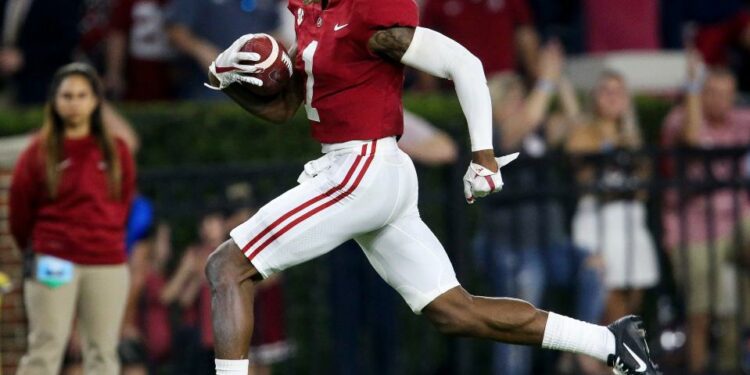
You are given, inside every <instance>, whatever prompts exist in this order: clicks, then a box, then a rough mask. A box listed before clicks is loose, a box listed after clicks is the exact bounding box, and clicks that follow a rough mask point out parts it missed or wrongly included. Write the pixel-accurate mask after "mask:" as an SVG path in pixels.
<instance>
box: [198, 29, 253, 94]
mask: <svg viewBox="0 0 750 375" xmlns="http://www.w3.org/2000/svg"><path fill="white" fill-rule="evenodd" d="M259 35H261V34H245V35H243V36H241V37H239V39H237V40H235V41H234V43H232V45H231V46H229V48H227V49H225V50H224V52H222V53H220V54H219V56H217V57H216V60H214V61H213V62H212V63H211V66H209V68H208V69H209V70H210V71H211V73H212V74H213V75H214V76H215V77H216V78H217V79H218V80H219V87H216V86H212V85H210V84H208V83H206V84H205V85H206V87H208V88H210V89H213V90H222V89H224V88H226V87H227V86H229V85H231V84H232V83H235V82H244V83H248V84H251V85H254V86H263V81H261V80H260V79H258V78H255V77H251V76H248V75H247V74H252V73H257V72H259V71H260V70H261V68H258V67H256V66H255V65H251V64H243V63H242V62H247V61H252V62H256V61H258V60H260V55H258V54H257V53H254V52H242V51H241V49H242V46H244V45H245V43H247V41H248V40H250V39H253V38H255V37H256V36H259Z"/></svg>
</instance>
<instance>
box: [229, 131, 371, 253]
mask: <svg viewBox="0 0 750 375" xmlns="http://www.w3.org/2000/svg"><path fill="white" fill-rule="evenodd" d="M376 145H377V140H374V141H373V142H372V150H371V151H370V156H369V158H368V159H367V161H365V165H364V166H363V167H362V170H361V171H360V174H359V176H358V177H357V179H356V180H355V182H354V185H352V188H350V189H349V191H348V192H344V193H342V194H341V195H339V197H336V198H334V203H335V202H337V201H339V200H341V199H343V197H344V196H346V195H349V194H351V192H352V191H354V188H356V186H357V185H358V184H359V180H361V179H362V177H363V176H364V172H365V171H366V170H367V167H369V165H370V163H371V162H372V158H373V155H374V154H375V149H376ZM366 152H367V144H364V145H362V151H361V152H360V154H359V155H357V158H356V159H355V160H354V163H352V166H351V167H350V168H349V171H348V172H347V173H346V176H345V177H344V180H343V181H342V182H341V183H340V184H338V185H336V186H335V187H332V188H331V189H329V190H328V191H326V192H325V193H323V194H320V195H318V196H316V197H314V198H312V199H310V200H308V201H307V202H305V203H302V204H301V205H299V206H297V207H296V208H294V209H293V210H291V211H289V212H287V213H286V214H284V215H282V216H281V217H280V218H278V219H277V220H275V221H274V222H273V223H271V224H270V225H269V226H267V227H266V228H265V229H264V230H263V231H261V232H260V233H258V234H257V235H256V236H255V237H253V239H252V240H250V242H248V244H247V245H245V247H243V248H242V252H243V253H246V252H247V251H248V250H249V249H250V248H251V247H252V246H253V245H254V244H255V243H257V242H258V241H259V240H260V239H261V238H263V237H264V236H265V235H266V234H268V233H269V232H271V231H272V230H273V229H274V228H276V227H277V226H278V225H279V224H281V223H282V222H284V221H285V220H286V219H288V218H290V217H291V216H293V215H295V214H297V213H298V212H300V211H302V210H304V209H305V208H307V207H310V206H311V205H313V204H315V203H317V202H318V201H320V200H322V199H323V198H326V197H331V196H332V195H333V193H335V192H336V191H339V190H341V189H343V188H344V187H345V186H346V184H347V183H348V182H349V180H350V179H351V177H352V175H353V174H354V171H355V170H356V169H357V167H358V166H359V162H360V160H361V159H362V157H363V156H365V154H366ZM337 198H338V199H337ZM323 206H325V207H328V206H330V204H328V205H326V204H323V205H321V206H320V207H323ZM320 207H318V208H316V209H314V210H312V211H310V212H308V213H307V214H305V215H303V216H302V217H301V218H303V219H302V220H300V218H298V219H296V220H294V221H292V222H291V223H289V224H288V225H287V226H286V227H284V228H283V229H281V231H279V232H277V233H276V234H274V235H272V236H271V237H270V238H269V239H268V240H266V241H265V242H263V244H261V245H260V246H259V247H258V249H255V250H254V251H253V252H252V253H251V254H250V255H247V257H248V258H249V259H250V260H252V259H253V258H254V257H255V255H257V253H258V252H260V250H262V249H263V248H265V247H266V246H268V244H269V243H271V241H273V240H275V239H276V238H278V237H279V236H281V234H283V233H285V232H286V231H288V230H289V229H291V227H290V226H292V227H293V226H295V225H297V224H299V223H300V222H301V221H303V220H304V219H306V218H308V217H310V216H312V214H311V212H312V213H313V214H314V213H316V212H319V211H320V210H321V209H320ZM325 207H324V208H325Z"/></svg>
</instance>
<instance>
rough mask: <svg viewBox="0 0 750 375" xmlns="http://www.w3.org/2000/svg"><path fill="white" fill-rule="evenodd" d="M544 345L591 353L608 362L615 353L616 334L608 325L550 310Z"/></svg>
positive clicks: (557, 348) (549, 347)
mask: <svg viewBox="0 0 750 375" xmlns="http://www.w3.org/2000/svg"><path fill="white" fill-rule="evenodd" d="M542 347H543V348H547V349H554V350H562V351H566V352H573V353H581V354H586V355H590V356H592V357H594V358H597V359H599V360H601V361H604V362H606V361H607V357H609V355H610V354H615V335H614V334H612V332H611V331H610V330H609V329H607V327H602V326H598V325H596V324H591V323H586V322H582V321H580V320H576V319H573V318H569V317H567V316H562V315H558V314H555V313H553V312H550V313H549V315H548V316H547V326H546V328H545V329H544V339H543V340H542Z"/></svg>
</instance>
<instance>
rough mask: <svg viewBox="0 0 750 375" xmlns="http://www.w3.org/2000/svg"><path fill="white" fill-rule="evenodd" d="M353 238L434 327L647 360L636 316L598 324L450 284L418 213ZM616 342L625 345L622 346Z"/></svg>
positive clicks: (632, 363)
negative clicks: (472, 291)
mask: <svg viewBox="0 0 750 375" xmlns="http://www.w3.org/2000/svg"><path fill="white" fill-rule="evenodd" d="M357 241H358V242H359V243H360V245H361V246H362V248H363V249H364V250H365V254H366V255H367V257H368V259H369V260H370V262H371V263H372V265H373V267H375V269H376V270H377V271H378V273H380V275H381V276H382V277H383V278H384V279H385V281H386V282H388V283H389V284H390V285H391V286H392V287H394V288H395V289H396V290H397V291H398V292H399V293H400V294H401V295H402V297H404V299H405V300H406V302H407V303H408V304H409V306H410V307H411V308H412V310H413V311H415V312H416V313H423V314H424V315H425V316H426V317H427V318H428V319H429V320H430V321H431V322H432V323H433V324H434V325H435V326H436V327H437V329H438V330H440V332H443V333H446V334H451V335H459V336H470V337H477V338H486V339H491V340H496V341H501V342H506V343H513V344H524V345H535V346H542V347H545V348H549V349H557V350H564V351H569V352H574V353H582V354H587V355H589V356H592V357H595V358H598V359H600V360H602V361H608V362H610V365H615V366H617V364H616V363H612V360H613V359H616V358H620V360H621V361H626V363H625V365H624V366H625V367H623V368H624V369H633V370H635V369H636V368H638V369H641V368H640V367H641V366H640V364H641V363H643V366H644V367H646V366H647V367H648V368H649V369H651V368H652V367H653V365H651V364H650V363H649V354H648V349H647V347H646V344H645V340H644V337H643V334H642V327H641V323H640V321H639V320H637V319H635V318H633V317H629V318H627V319H624V320H620V321H618V322H616V323H614V324H613V325H611V326H610V327H602V326H598V325H594V324H590V323H585V322H581V321H578V320H575V319H572V318H568V317H565V316H561V315H557V314H554V313H547V312H545V311H542V310H539V309H537V308H535V307H534V306H533V305H531V304H530V303H528V302H525V301H522V300H518V299H513V298H490V297H481V296H473V295H471V294H469V293H468V292H466V291H465V290H464V289H463V288H461V287H460V286H459V285H458V282H457V281H456V278H455V274H454V271H453V267H452V266H451V264H450V261H449V260H448V257H447V255H446V254H445V251H444V250H443V248H442V246H441V245H440V243H439V241H438V240H437V238H435V236H434V235H433V234H432V232H431V231H430V230H429V228H427V226H426V225H425V224H424V223H423V222H422V220H421V219H420V218H419V216H418V215H415V214H411V215H406V216H403V217H400V218H398V219H396V220H394V221H393V222H391V223H390V224H388V225H387V226H385V227H384V228H382V229H380V230H378V231H376V232H373V233H369V234H367V235H363V236H360V237H358V238H357ZM622 344H625V345H627V346H628V347H630V348H631V350H632V352H630V353H624V352H623V351H624V350H625V349H621V347H623V346H622ZM632 353H635V354H632ZM624 371H627V370H624ZM624 371H623V373H625V372H624ZM645 373H646V374H656V372H655V370H651V371H650V372H645Z"/></svg>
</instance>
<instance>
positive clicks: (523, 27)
mask: <svg viewBox="0 0 750 375" xmlns="http://www.w3.org/2000/svg"><path fill="white" fill-rule="evenodd" d="M421 18H422V21H421V24H422V25H423V26H424V27H429V28H431V29H434V30H437V31H439V32H441V33H443V34H445V35H447V36H449V37H451V38H453V39H455V40H456V41H457V42H458V43H460V44H461V45H463V46H465V47H466V48H467V49H468V50H469V51H470V52H471V53H473V54H474V55H476V56H477V57H478V58H479V60H481V61H482V64H483V65H484V71H485V74H486V75H487V76H490V75H492V74H495V73H500V72H506V71H513V70H515V69H516V68H517V67H519V65H520V67H521V68H522V69H523V70H524V71H525V72H527V73H529V74H530V75H532V76H533V75H536V71H535V67H536V58H537V51H538V49H539V38H538V36H537V34H536V31H535V30H534V25H533V21H532V16H531V11H530V10H529V6H528V4H527V3H526V0H478V1H473V0H426V2H425V4H424V7H423V9H422V17H421ZM517 50H518V51H519V55H518V56H517V55H516V51H517ZM519 63H520V64H519ZM428 77H431V76H427V75H420V80H421V85H422V86H423V88H427V89H432V88H435V87H436V86H437V81H436V80H435V79H432V80H430V79H429V78H428Z"/></svg>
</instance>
